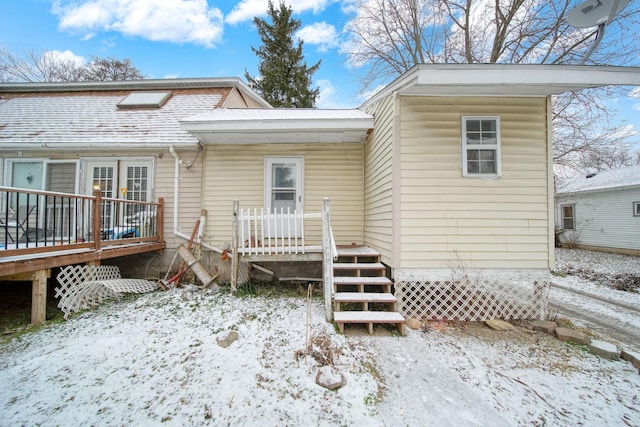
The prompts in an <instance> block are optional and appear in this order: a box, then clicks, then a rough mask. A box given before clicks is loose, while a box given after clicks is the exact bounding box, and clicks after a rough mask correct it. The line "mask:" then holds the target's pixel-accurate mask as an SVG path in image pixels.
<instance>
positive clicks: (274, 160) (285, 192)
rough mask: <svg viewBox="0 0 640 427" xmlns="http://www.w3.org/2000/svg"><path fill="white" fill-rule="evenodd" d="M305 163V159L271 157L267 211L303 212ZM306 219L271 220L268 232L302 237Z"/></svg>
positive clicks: (266, 172)
mask: <svg viewBox="0 0 640 427" xmlns="http://www.w3.org/2000/svg"><path fill="white" fill-rule="evenodd" d="M303 167H304V161H303V158H302V157H267V158H266V160H265V195H264V199H265V210H266V212H269V213H271V214H281V213H285V214H286V213H287V212H289V213H291V214H293V213H294V212H297V213H300V212H302V209H303V201H304V195H303V188H304V184H303V176H304V171H303ZM302 227H303V225H302V220H301V219H299V218H298V219H296V220H293V221H291V222H288V223H283V221H282V220H276V219H274V220H272V221H270V223H269V225H268V228H269V230H267V232H270V233H272V235H273V233H277V235H278V236H284V237H300V236H301V235H302Z"/></svg>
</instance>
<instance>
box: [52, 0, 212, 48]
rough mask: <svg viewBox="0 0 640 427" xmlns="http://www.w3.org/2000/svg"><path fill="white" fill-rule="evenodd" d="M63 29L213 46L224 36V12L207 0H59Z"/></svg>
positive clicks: (55, 7)
mask: <svg viewBox="0 0 640 427" xmlns="http://www.w3.org/2000/svg"><path fill="white" fill-rule="evenodd" d="M52 10H53V13H55V14H56V15H58V16H59V17H60V24H59V25H60V28H61V29H63V30H68V31H77V32H80V33H83V35H84V38H91V37H93V36H94V35H95V34H96V33H99V32H102V31H116V32H120V33H122V34H124V35H127V36H133V37H142V38H145V39H148V40H152V41H166V42H172V43H195V44H199V45H202V46H205V47H213V46H214V45H215V43H216V42H218V41H219V40H220V39H221V37H222V25H223V23H222V12H221V11H220V9H217V8H213V7H212V8H209V7H208V4H207V0H83V1H73V0H56V1H55V2H54V4H53V9H52Z"/></svg>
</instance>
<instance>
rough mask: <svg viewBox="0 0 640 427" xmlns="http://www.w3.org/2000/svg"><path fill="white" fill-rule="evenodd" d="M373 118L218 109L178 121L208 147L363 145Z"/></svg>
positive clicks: (343, 113)
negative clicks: (361, 143) (356, 143)
mask: <svg viewBox="0 0 640 427" xmlns="http://www.w3.org/2000/svg"><path fill="white" fill-rule="evenodd" d="M373 122H374V119H373V116H370V115H368V114H366V113H364V112H362V111H360V110H356V109H352V110H321V109H218V110H214V111H211V112H208V113H204V114H199V115H197V116H193V117H189V118H187V119H183V120H181V121H180V126H181V127H182V129H184V130H186V131H188V132H190V133H191V134H193V135H194V136H196V137H197V138H198V139H199V140H200V141H202V142H205V143H207V144H265V143H290V144H291V143H308V142H309V143H314V142H327V143H331V142H335V143H342V142H362V141H363V140H364V138H365V137H366V135H367V134H368V132H369V131H370V129H372V128H373Z"/></svg>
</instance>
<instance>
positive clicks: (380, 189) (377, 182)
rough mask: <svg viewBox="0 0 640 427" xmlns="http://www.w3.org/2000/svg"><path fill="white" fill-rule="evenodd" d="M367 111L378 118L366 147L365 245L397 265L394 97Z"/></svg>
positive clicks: (389, 262) (384, 260) (389, 97)
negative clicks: (394, 191)
mask: <svg viewBox="0 0 640 427" xmlns="http://www.w3.org/2000/svg"><path fill="white" fill-rule="evenodd" d="M367 112H368V113H369V114H372V115H373V116H374V117H375V129H374V130H373V132H372V133H371V135H370V136H369V138H368V140H367V142H366V145H365V160H364V164H365V166H364V170H365V174H364V243H365V244H366V245H369V246H371V247H372V248H375V249H376V250H378V251H379V252H380V254H381V255H382V260H383V262H385V263H386V264H388V265H393V264H392V255H393V254H392V252H393V199H392V190H393V132H394V128H393V125H394V122H393V120H394V119H393V118H394V97H393V96H388V97H387V98H385V99H383V100H381V101H380V102H378V103H376V104H375V105H374V106H373V107H372V108H371V109H370V110H369V111H367Z"/></svg>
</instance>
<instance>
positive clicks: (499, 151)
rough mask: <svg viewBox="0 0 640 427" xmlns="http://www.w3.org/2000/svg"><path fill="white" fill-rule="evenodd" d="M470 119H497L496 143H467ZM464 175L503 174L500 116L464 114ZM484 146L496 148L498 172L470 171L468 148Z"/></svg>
mask: <svg viewBox="0 0 640 427" xmlns="http://www.w3.org/2000/svg"><path fill="white" fill-rule="evenodd" d="M468 120H495V121H496V144H495V145H493V144H492V145H485V144H483V145H480V146H479V145H478V144H467V121H468ZM461 121H462V136H461V138H460V139H461V145H462V176H464V177H467V178H499V177H501V176H502V141H501V137H500V134H501V128H500V116H462V120H461ZM478 147H480V148H482V149H485V150H486V149H490V150H495V152H496V173H469V172H468V166H467V150H468V149H470V148H476V149H477V148H478Z"/></svg>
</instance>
